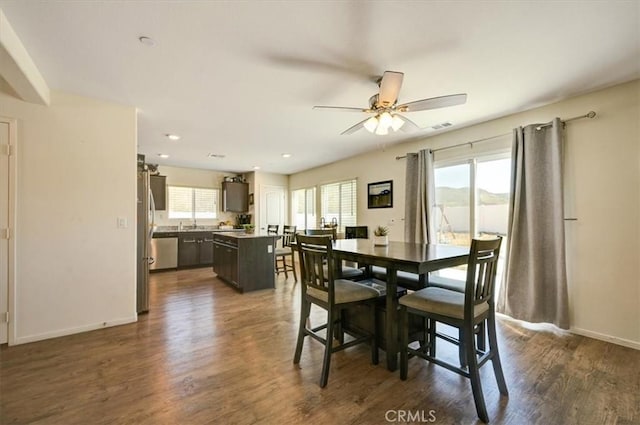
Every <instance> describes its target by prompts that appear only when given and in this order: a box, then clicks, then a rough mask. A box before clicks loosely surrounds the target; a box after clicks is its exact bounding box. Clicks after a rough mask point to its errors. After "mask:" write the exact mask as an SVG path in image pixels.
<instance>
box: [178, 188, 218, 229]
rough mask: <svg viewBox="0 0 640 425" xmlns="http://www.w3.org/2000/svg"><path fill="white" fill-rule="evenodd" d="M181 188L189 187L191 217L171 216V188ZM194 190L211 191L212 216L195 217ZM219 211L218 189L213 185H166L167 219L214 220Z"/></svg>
mask: <svg viewBox="0 0 640 425" xmlns="http://www.w3.org/2000/svg"><path fill="white" fill-rule="evenodd" d="M174 187H176V188H183V189H191V217H175V216H174V217H172V216H171V215H172V210H171V207H172V203H173V202H174V200H173V199H172V197H171V188H174ZM196 190H210V191H212V192H213V199H214V200H215V209H214V211H211V212H212V213H213V217H206V218H203V217H197V216H196V196H195V194H196ZM219 211H220V189H219V188H215V187H197V186H182V185H167V218H168V219H169V220H191V221H194V222H195V221H197V220H215V219H217V218H218V212H219Z"/></svg>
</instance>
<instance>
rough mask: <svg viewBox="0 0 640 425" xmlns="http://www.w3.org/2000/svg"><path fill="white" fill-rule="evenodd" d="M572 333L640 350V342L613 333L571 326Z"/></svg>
mask: <svg viewBox="0 0 640 425" xmlns="http://www.w3.org/2000/svg"><path fill="white" fill-rule="evenodd" d="M570 332H571V333H574V334H576V335H582V336H586V337H589V338H594V339H599V340H600V341H605V342H611V343H613V344H617V345H622V346H624V347H629V348H633V349H635V350H640V342H637V341H632V340H630V339H624V338H618V337H615V336H611V335H606V334H601V333H598V332H593V331H588V330H586V329H580V328H573V327H572V328H571V329H570Z"/></svg>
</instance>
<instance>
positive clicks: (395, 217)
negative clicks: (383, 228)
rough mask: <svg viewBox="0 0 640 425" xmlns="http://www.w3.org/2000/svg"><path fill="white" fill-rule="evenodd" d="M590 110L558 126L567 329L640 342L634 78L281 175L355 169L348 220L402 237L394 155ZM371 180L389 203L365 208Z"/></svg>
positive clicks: (345, 173)
mask: <svg viewBox="0 0 640 425" xmlns="http://www.w3.org/2000/svg"><path fill="white" fill-rule="evenodd" d="M590 110H594V111H596V112H597V114H598V116H597V117H596V118H595V119H592V120H588V119H585V120H580V121H575V122H571V123H569V124H568V125H567V131H566V136H567V138H566V139H567V140H566V156H565V167H566V170H565V171H566V172H565V174H566V177H565V195H566V216H567V217H577V218H578V221H575V222H567V230H566V236H567V260H568V268H569V270H568V273H569V285H570V288H569V290H570V309H571V323H572V330H573V331H574V332H576V333H581V334H585V335H590V336H593V337H596V338H601V339H609V340H613V341H614V342H617V343H620V344H623V345H628V346H632V347H635V348H640V261H639V259H640V129H639V125H640V124H639V122H640V81H638V80H636V81H633V82H630V83H626V84H622V85H618V86H615V87H611V88H608V89H605V90H601V91H598V92H594V93H590V94H586V95H583V96H578V97H575V98H572V99H569V100H566V101H562V102H559V103H556V104H553V105H548V106H544V107H540V108H536V109H532V110H530V111H525V112H522V113H518V114H514V115H510V116H507V117H504V118H500V119H497V120H493V121H489V122H486V123H481V124H477V125H473V126H470V127H466V128H462V129H459V130H455V131H451V132H448V133H444V134H440V135H437V136H434V137H431V138H428V139H424V140H421V141H415V142H409V143H404V144H399V145H395V146H388V147H387V148H386V149H385V150H378V151H375V152H371V153H368V154H365V155H361V156H357V157H354V158H350V159H347V160H344V161H340V162H336V163H334V164H330V165H327V166H323V167H319V168H315V169H312V170H308V171H305V172H301V173H297V174H294V175H291V176H290V179H289V185H290V190H295V189H299V188H304V187H310V186H314V185H318V184H321V183H325V182H329V181H338V180H345V179H349V178H354V177H355V178H357V179H358V223H359V224H363V225H368V226H370V227H372V226H375V225H378V224H383V225H384V224H386V225H390V230H391V232H390V239H391V240H402V239H403V220H402V218H403V215H404V207H403V206H404V188H405V185H404V178H405V174H404V173H405V163H404V160H396V159H395V157H396V156H401V155H404V154H405V153H407V152H416V151H417V150H419V149H422V148H426V147H431V148H438V147H443V146H450V145H454V144H458V143H464V142H468V141H473V140H479V139H484V138H487V137H493V136H496V135H500V134H504V133H508V132H509V131H511V129H512V128H514V127H517V126H520V125H527V124H531V123H537V122H547V121H549V120H551V119H552V118H553V117H556V116H559V117H561V118H569V117H574V116H579V115H584V114H586V113H587V112H588V111H590ZM372 143H373V141H372ZM478 146H480V145H478ZM460 149H468V148H460ZM449 152H450V151H449ZM380 180H393V184H394V200H393V202H394V207H393V208H389V209H372V210H368V209H366V205H367V202H366V190H367V183H371V182H374V181H380Z"/></svg>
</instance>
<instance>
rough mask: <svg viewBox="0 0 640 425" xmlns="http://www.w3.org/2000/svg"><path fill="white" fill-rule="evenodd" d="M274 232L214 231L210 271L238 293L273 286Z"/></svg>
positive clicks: (276, 237)
mask: <svg viewBox="0 0 640 425" xmlns="http://www.w3.org/2000/svg"><path fill="white" fill-rule="evenodd" d="M277 240H278V236H277V235H267V234H259V233H251V234H250V233H245V232H220V233H214V234H213V271H214V272H215V273H216V274H217V275H218V277H219V278H220V279H221V280H223V281H224V282H226V283H228V284H230V285H231V286H233V287H234V288H236V289H237V290H239V291H240V292H249V291H257V290H260V289H273V288H275V250H276V242H277Z"/></svg>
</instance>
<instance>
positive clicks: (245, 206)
mask: <svg viewBox="0 0 640 425" xmlns="http://www.w3.org/2000/svg"><path fill="white" fill-rule="evenodd" d="M222 210H223V211H227V212H247V211H249V184H248V183H242V182H227V181H225V182H222Z"/></svg>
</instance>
